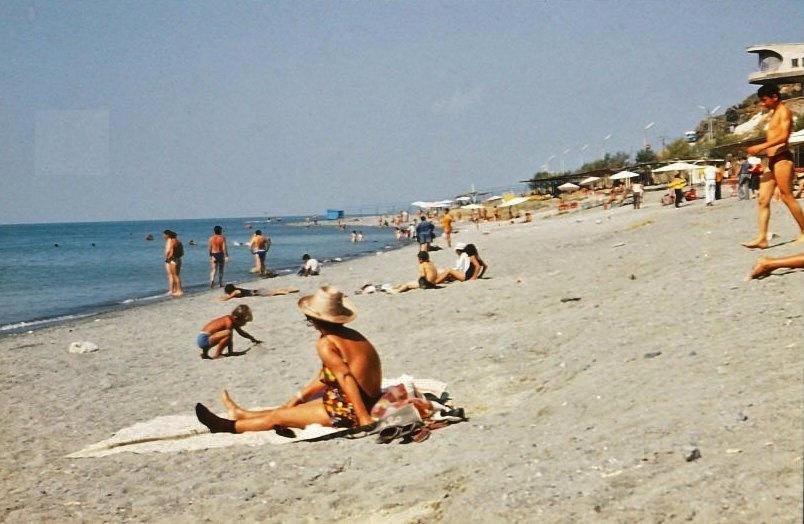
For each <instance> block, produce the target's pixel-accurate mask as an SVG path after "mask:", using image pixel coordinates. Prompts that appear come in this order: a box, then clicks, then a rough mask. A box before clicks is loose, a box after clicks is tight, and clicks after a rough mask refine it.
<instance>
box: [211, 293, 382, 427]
mask: <svg viewBox="0 0 804 524" xmlns="http://www.w3.org/2000/svg"><path fill="white" fill-rule="evenodd" d="M299 309H301V311H302V313H304V315H305V316H306V317H307V321H308V322H309V323H310V325H312V326H313V327H314V328H315V329H316V330H318V332H319V333H320V336H319V338H318V342H317V343H316V349H317V351H318V356H319V357H320V358H321V363H322V367H321V371H320V372H319V373H318V375H316V376H315V377H314V378H313V380H312V381H311V382H310V383H309V384H308V385H307V386H306V387H304V388H302V389H301V390H300V391H299V392H298V393H296V395H295V396H294V397H293V398H292V399H290V400H289V401H288V402H286V403H285V404H284V405H282V406H280V407H279V408H275V409H267V410H262V411H249V410H245V409H242V408H241V407H240V406H238V405H237V404H236V403H235V402H234V401H233V400H232V399H231V397H229V394H228V393H227V392H226V391H225V390H224V392H223V394H222V401H223V404H224V405H225V406H226V409H227V410H228V411H229V417H230V419H224V418H221V417H218V416H217V415H215V414H214V413H212V412H210V411H209V409H207V408H206V406H204V405H203V404H196V406H195V413H196V416H197V417H198V420H200V421H201V422H202V423H203V424H204V425H205V426H207V427H208V428H209V429H210V431H212V432H213V433H218V432H229V433H243V432H246V431H266V430H269V429H273V428H275V427H277V426H285V427H293V428H304V427H306V426H307V425H309V424H321V425H322V426H331V427H359V426H364V425H368V424H371V423H372V422H373V419H372V418H371V415H370V412H371V408H372V407H373V406H374V404H375V403H376V402H377V400H378V399H379V398H380V393H381V392H380V383H381V381H382V368H381V366H380V357H379V355H377V351H376V350H375V349H374V346H372V345H371V342H369V341H368V340H366V338H365V337H364V336H363V335H361V334H360V333H358V332H357V331H355V330H353V329H350V328H347V327H346V326H345V325H344V324H346V323H347V322H351V321H352V320H354V319H355V317H356V316H357V310H356V309H355V307H354V305H352V304H351V303H350V302H349V301H348V300H347V299H345V298H344V297H343V293H341V292H340V291H338V290H337V289H335V288H334V287H331V286H324V287H322V288H320V289H318V290H317V291H316V292H315V293H313V294H312V295H308V296H305V297H302V298H300V299H299Z"/></svg>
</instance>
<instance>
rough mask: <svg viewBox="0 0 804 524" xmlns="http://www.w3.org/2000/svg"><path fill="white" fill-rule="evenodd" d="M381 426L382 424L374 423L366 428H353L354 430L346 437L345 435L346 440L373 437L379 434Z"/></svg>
mask: <svg viewBox="0 0 804 524" xmlns="http://www.w3.org/2000/svg"><path fill="white" fill-rule="evenodd" d="M379 426H380V422H379V421H375V422H372V423H371V424H366V425H365V426H358V427H356V428H353V429H351V430H349V432H348V433H346V435H344V436H345V437H346V438H350V439H358V438H365V437H368V436H369V435H373V434H374V433H377V430H378V429H379Z"/></svg>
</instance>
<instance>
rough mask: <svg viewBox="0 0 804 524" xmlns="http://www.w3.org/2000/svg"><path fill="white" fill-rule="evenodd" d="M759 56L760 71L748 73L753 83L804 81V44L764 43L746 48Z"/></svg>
mask: <svg viewBox="0 0 804 524" xmlns="http://www.w3.org/2000/svg"><path fill="white" fill-rule="evenodd" d="M746 51H747V52H749V53H756V54H757V57H758V58H759V71H756V72H754V73H751V74H750V75H748V82H749V83H751V84H762V83H763V82H768V81H771V82H776V83H777V84H796V83H799V82H804V44H764V45H755V46H753V47H749V48H748V49H746Z"/></svg>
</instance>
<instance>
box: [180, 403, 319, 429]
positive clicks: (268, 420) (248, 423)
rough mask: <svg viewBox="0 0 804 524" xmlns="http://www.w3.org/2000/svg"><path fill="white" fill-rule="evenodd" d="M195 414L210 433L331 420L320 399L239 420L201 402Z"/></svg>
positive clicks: (304, 425)
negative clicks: (223, 415)
mask: <svg viewBox="0 0 804 524" xmlns="http://www.w3.org/2000/svg"><path fill="white" fill-rule="evenodd" d="M195 415H196V416H197V417H198V420H199V421H200V422H201V423H202V424H204V425H205V426H206V427H208V428H209V430H210V431H211V432H212V433H245V432H247V431H268V430H270V429H273V428H274V427H276V426H284V427H290V428H305V427H307V426H308V425H310V424H320V425H322V426H331V425H332V422H331V421H330V419H329V415H327V412H326V410H325V409H324V403H323V401H322V400H321V399H317V400H314V401H312V402H307V403H306V404H299V405H297V406H293V407H291V408H279V409H276V410H273V411H270V412H268V413H265V414H264V415H261V416H258V417H254V418H246V419H241V420H229V419H225V418H221V417H219V416H217V415H216V414H214V413H212V412H211V411H210V410H209V409H207V407H206V406H204V405H203V404H196V405H195Z"/></svg>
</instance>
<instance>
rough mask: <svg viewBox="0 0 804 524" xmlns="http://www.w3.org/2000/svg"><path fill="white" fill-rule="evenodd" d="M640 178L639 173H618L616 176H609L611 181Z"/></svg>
mask: <svg viewBox="0 0 804 524" xmlns="http://www.w3.org/2000/svg"><path fill="white" fill-rule="evenodd" d="M637 176H640V174H639V173H634V172H633V171H620V172H619V173H617V174H614V175H611V180H623V179H625V178H634V177H637Z"/></svg>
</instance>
